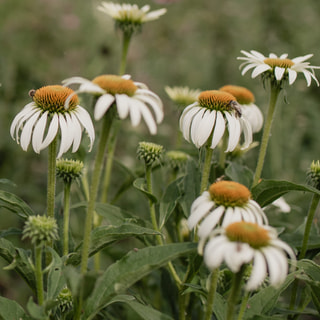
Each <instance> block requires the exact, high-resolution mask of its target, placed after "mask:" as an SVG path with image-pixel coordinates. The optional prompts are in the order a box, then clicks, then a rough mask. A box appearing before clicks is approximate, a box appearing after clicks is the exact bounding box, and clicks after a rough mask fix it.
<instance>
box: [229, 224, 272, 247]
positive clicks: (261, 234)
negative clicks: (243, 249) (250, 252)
mask: <svg viewBox="0 0 320 320" xmlns="http://www.w3.org/2000/svg"><path fill="white" fill-rule="evenodd" d="M225 230H226V236H227V237H228V238H229V239H230V240H231V241H239V242H245V243H248V244H249V245H250V246H251V247H253V248H261V247H265V246H267V245H268V244H269V241H270V236H269V234H268V230H266V229H264V228H263V227H260V226H259V225H257V224H256V223H251V222H244V221H241V222H234V223H231V224H229V225H228V226H227V227H226V229H225Z"/></svg>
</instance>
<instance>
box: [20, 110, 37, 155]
mask: <svg viewBox="0 0 320 320" xmlns="http://www.w3.org/2000/svg"><path fill="white" fill-rule="evenodd" d="M40 114H41V111H40V110H38V112H36V113H35V114H34V115H33V116H32V117H31V118H30V119H28V121H26V123H25V125H24V127H23V129H22V131H21V136H20V138H21V148H22V150H24V151H27V149H28V146H29V143H30V140H31V136H32V129H33V126H34V124H35V123H36V121H37V120H38V118H39V116H40Z"/></svg>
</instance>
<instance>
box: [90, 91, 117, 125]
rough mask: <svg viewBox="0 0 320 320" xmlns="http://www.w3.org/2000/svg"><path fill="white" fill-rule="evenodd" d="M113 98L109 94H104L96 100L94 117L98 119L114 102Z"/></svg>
mask: <svg viewBox="0 0 320 320" xmlns="http://www.w3.org/2000/svg"><path fill="white" fill-rule="evenodd" d="M114 100H115V98H114V96H113V95H111V94H108V93H107V94H104V95H102V96H101V97H100V98H99V99H98V100H97V103H96V105H95V107H94V118H95V120H100V119H101V118H102V117H103V115H104V114H105V113H106V112H107V111H108V109H109V108H110V107H111V105H112V103H113V102H114Z"/></svg>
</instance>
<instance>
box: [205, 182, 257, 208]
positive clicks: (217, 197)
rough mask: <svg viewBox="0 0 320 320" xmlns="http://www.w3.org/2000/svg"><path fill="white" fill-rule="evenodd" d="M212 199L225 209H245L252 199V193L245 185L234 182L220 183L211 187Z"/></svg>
mask: <svg viewBox="0 0 320 320" xmlns="http://www.w3.org/2000/svg"><path fill="white" fill-rule="evenodd" d="M209 193H210V195H211V199H212V200H213V201H214V202H215V203H216V204H217V205H222V206H225V207H243V206H244V205H246V204H247V203H248V201H249V200H250V198H251V193H250V191H249V189H248V188H247V187H245V186H244V185H242V184H240V183H238V182H234V181H218V182H215V183H213V184H212V185H211V186H210V187H209Z"/></svg>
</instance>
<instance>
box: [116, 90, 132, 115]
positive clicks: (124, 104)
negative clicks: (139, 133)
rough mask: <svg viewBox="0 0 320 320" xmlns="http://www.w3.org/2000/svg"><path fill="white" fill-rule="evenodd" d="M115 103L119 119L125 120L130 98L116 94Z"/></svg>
mask: <svg viewBox="0 0 320 320" xmlns="http://www.w3.org/2000/svg"><path fill="white" fill-rule="evenodd" d="M116 102H117V110H118V115H119V118H120V119H125V118H126V117H127V116H128V114H129V103H130V98H128V96H127V95H126V94H117V95H116Z"/></svg>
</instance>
